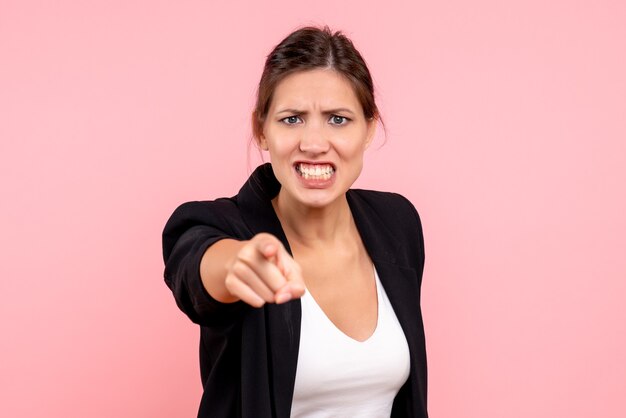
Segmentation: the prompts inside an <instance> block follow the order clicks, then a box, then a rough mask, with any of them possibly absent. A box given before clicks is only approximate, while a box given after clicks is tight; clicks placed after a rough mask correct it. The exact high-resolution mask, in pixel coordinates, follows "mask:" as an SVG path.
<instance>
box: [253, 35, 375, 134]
mask: <svg viewBox="0 0 626 418" xmlns="http://www.w3.org/2000/svg"><path fill="white" fill-rule="evenodd" d="M316 68H330V69H333V70H335V71H337V72H338V73H339V74H341V75H343V76H344V77H346V79H347V80H348V81H349V82H350V84H351V85H352V87H353V89H354V92H355V93H356V96H357V99H358V100H359V102H360V104H361V107H362V108H363V114H364V115H365V118H366V119H376V120H377V121H379V122H381V123H382V118H381V116H380V113H379V111H378V107H377V106H376V102H375V101H374V83H373V82H372V76H371V75H370V72H369V70H368V68H367V65H366V64H365V60H364V59H363V57H362V56H361V54H360V53H359V51H357V50H356V48H355V47H354V45H353V44H352V41H351V40H350V39H348V38H347V37H346V36H345V35H343V34H342V33H341V32H340V31H336V32H335V33H333V32H331V30H330V29H329V28H328V26H324V27H323V28H317V27H313V26H307V27H304V28H301V29H297V30H296V31H294V32H292V33H291V34H289V35H288V36H287V37H286V38H285V39H283V40H282V41H281V42H280V43H279V44H278V45H277V46H276V47H275V48H274V49H273V50H272V52H270V54H269V55H268V56H267V60H266V61H265V67H264V68H263V74H262V75H261V81H260V82H259V88H258V90H257V100H256V105H255V108H254V112H253V117H252V134H253V136H254V137H255V138H256V139H257V140H258V139H259V138H260V137H261V134H262V133H263V124H264V122H265V118H266V117H267V112H268V110H269V107H270V103H271V101H272V95H273V93H274V90H275V89H276V86H277V85H278V83H279V82H280V81H281V80H282V79H284V78H285V77H287V76H288V75H289V74H292V73H295V72H297V71H306V70H313V69H316ZM383 127H384V123H383Z"/></svg>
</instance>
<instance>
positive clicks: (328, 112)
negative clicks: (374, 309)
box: [276, 107, 354, 115]
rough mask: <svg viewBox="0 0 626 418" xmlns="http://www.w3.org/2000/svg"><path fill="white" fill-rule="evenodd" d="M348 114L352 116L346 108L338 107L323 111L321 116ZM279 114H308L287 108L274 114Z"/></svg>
mask: <svg viewBox="0 0 626 418" xmlns="http://www.w3.org/2000/svg"><path fill="white" fill-rule="evenodd" d="M342 112H343V113H349V114H351V115H354V112H353V111H352V110H350V109H348V108H346V107H338V108H336V109H328V110H323V111H322V114H323V115H334V114H337V113H342ZM281 113H295V114H298V115H306V114H308V113H309V112H307V111H306V110H299V109H294V108H288V109H282V110H279V111H278V112H276V114H277V115H280V114H281Z"/></svg>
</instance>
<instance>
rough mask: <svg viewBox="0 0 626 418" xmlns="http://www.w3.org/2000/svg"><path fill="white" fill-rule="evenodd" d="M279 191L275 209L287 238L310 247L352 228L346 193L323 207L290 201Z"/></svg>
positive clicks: (342, 234)
mask: <svg viewBox="0 0 626 418" xmlns="http://www.w3.org/2000/svg"><path fill="white" fill-rule="evenodd" d="M286 200H287V198H286V197H285V196H284V194H282V193H279V194H278V196H276V197H275V198H274V199H273V200H272V205H273V206H274V210H275V211H276V214H277V216H278V219H279V220H280V223H281V225H282V227H283V229H284V231H285V234H286V235H287V237H288V239H289V238H291V240H296V241H297V242H298V243H300V244H302V245H305V246H307V247H313V246H315V245H316V244H321V243H330V242H332V241H336V240H337V239H338V238H340V237H342V236H343V237H345V236H347V233H348V232H349V231H350V229H351V228H352V215H351V212H350V207H349V205H348V200H347V199H346V196H345V194H344V195H342V196H341V197H340V198H339V199H337V200H336V201H335V202H333V203H331V204H330V205H327V206H324V207H319V208H315V207H309V206H304V205H298V204H294V203H293V202H287V201H286Z"/></svg>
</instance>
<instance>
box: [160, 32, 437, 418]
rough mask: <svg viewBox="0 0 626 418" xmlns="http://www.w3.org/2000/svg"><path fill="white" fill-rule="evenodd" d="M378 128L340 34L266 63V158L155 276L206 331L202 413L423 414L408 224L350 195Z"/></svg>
mask: <svg viewBox="0 0 626 418" xmlns="http://www.w3.org/2000/svg"><path fill="white" fill-rule="evenodd" d="M379 120H380V116H379V112H378V109H377V107H376V103H375V101H374V91H373V84H372V79H371V76H370V73H369V70H368V68H367V66H366V64H365V62H364V60H363V58H362V57H361V55H360V54H359V52H358V51H357V50H356V49H355V48H354V46H353V44H352V42H351V41H350V40H349V39H347V38H346V37H345V36H344V35H343V34H341V33H340V32H335V33H332V32H331V31H330V30H329V29H328V28H327V27H325V28H323V29H318V28H313V27H306V28H303V29H299V30H297V31H295V32H293V33H291V34H290V35H289V36H288V37H287V38H285V39H284V40H283V41H282V42H280V44H278V45H277V46H276V47H275V48H274V50H273V51H272V52H271V53H270V54H269V56H268V57H267V61H266V63H265V68H264V71H263V75H262V77H261V81H260V84H259V89H258V98H257V103H256V107H255V109H254V112H253V115H252V126H253V133H254V137H255V139H256V141H257V145H258V146H259V147H260V148H261V149H263V150H266V151H268V152H269V155H270V160H271V163H267V164H264V165H261V166H260V167H258V168H257V169H256V170H255V171H254V173H253V174H252V175H251V176H250V178H249V179H248V181H247V182H246V183H245V184H244V185H243V187H242V188H241V190H240V191H239V193H238V194H237V195H236V196H234V197H232V198H221V199H217V200H213V201H201V202H189V203H185V204H183V205H181V206H180V207H179V208H178V209H176V211H175V212H174V214H173V215H172V216H171V218H170V220H169V221H168V223H167V225H166V226H165V230H164V233H163V249H164V258H165V263H166V268H165V281H166V283H167V285H168V286H169V287H170V288H171V289H172V291H173V293H174V296H175V298H176V302H177V304H178V306H179V307H180V308H181V309H182V310H183V311H184V312H185V313H186V314H187V315H188V316H189V318H191V320H192V321H194V322H195V323H197V324H199V325H200V330H201V340H200V368H201V375H202V382H203V387H204V394H203V397H202V401H201V404H200V409H199V414H198V416H199V417H250V418H266V417H267V418H270V417H278V418H283V417H285V418H286V417H319V418H321V417H390V416H392V417H420V418H424V417H427V411H426V352H425V343H424V331H423V324H422V316H421V311H420V286H421V279H422V271H423V266H424V245H423V236H422V228H421V224H420V219H419V216H418V214H417V212H416V210H415V208H414V207H413V205H412V204H411V203H410V202H409V201H408V200H407V199H405V198H404V197H402V196H400V195H398V194H394V193H387V192H377V191H367V190H358V189H350V187H351V186H352V184H353V183H354V181H355V180H356V179H357V177H358V176H359V174H360V172H361V169H362V166H363V155H364V152H365V150H366V149H367V148H368V146H369V145H370V143H371V141H372V139H373V137H374V132H375V129H376V125H377V123H378V122H379Z"/></svg>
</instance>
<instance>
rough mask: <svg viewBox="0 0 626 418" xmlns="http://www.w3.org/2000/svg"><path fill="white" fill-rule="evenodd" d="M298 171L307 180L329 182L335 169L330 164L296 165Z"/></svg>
mask: <svg viewBox="0 0 626 418" xmlns="http://www.w3.org/2000/svg"><path fill="white" fill-rule="evenodd" d="M296 171H298V173H300V175H301V176H302V177H304V178H305V179H307V180H308V179H314V180H328V179H329V178H330V177H331V176H332V175H333V173H334V172H335V169H334V168H333V167H332V166H331V165H330V164H303V163H300V164H298V165H296Z"/></svg>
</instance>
